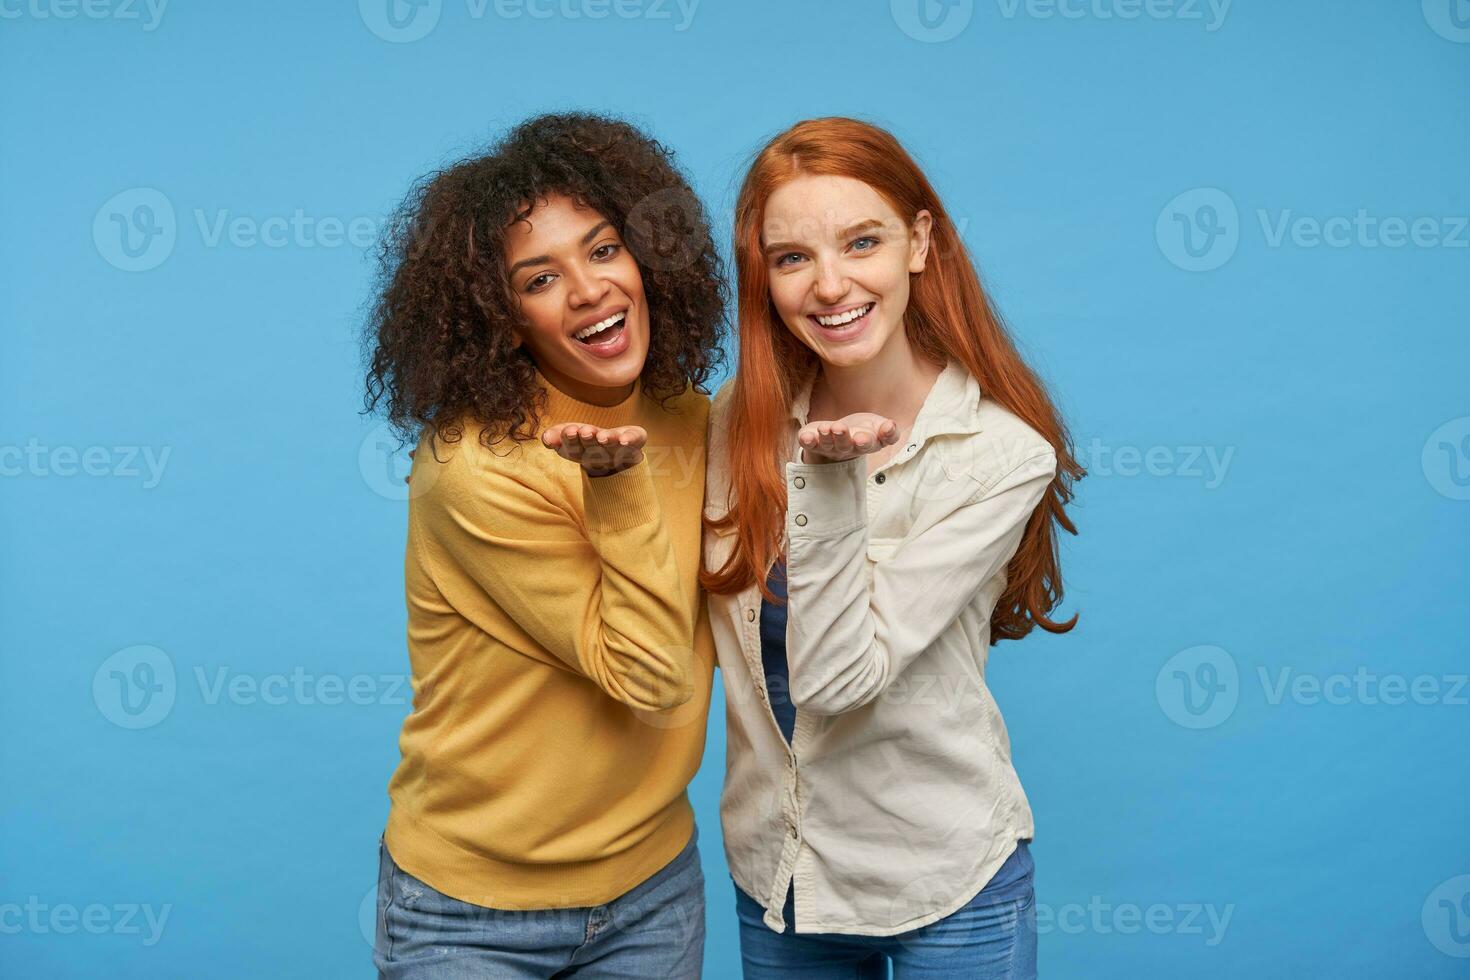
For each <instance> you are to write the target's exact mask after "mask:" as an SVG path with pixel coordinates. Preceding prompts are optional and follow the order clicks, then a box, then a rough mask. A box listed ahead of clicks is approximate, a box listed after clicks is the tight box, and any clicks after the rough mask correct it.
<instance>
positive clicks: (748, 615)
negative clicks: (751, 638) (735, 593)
mask: <svg viewBox="0 0 1470 980" xmlns="http://www.w3.org/2000/svg"><path fill="white" fill-rule="evenodd" d="M745 621H746V622H748V623H753V622H755V610H754V609H747V610H745Z"/></svg>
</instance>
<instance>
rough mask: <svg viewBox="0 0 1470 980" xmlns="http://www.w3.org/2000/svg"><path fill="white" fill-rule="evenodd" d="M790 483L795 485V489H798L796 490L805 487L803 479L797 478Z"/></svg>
mask: <svg viewBox="0 0 1470 980" xmlns="http://www.w3.org/2000/svg"><path fill="white" fill-rule="evenodd" d="M791 482H792V483H795V484H796V489H798V490H800V489H802V488H803V487H805V486H806V478H805V477H800V476H798V477H797V478H796V479H795V480H792V481H791Z"/></svg>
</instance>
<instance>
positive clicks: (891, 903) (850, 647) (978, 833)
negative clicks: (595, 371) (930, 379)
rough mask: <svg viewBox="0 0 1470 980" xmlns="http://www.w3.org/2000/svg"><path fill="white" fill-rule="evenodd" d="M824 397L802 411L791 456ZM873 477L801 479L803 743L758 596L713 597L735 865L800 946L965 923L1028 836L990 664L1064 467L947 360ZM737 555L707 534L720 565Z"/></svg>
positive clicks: (714, 417) (809, 468)
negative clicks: (773, 664) (994, 617)
mask: <svg viewBox="0 0 1470 980" xmlns="http://www.w3.org/2000/svg"><path fill="white" fill-rule="evenodd" d="M814 379H815V373H813V374H812V375H811V377H810V378H808V380H807V381H806V384H805V385H804V387H803V390H802V391H801V393H800V395H799V396H798V397H797V399H796V402H795V403H794V405H793V408H792V413H791V419H790V423H789V425H790V437H791V439H790V446H791V450H790V452H789V453H788V454H787V458H788V459H793V460H799V459H800V456H799V444H798V443H797V441H796V433H797V431H798V430H799V429H800V427H801V426H802V425H804V424H805V422H806V421H807V419H806V415H807V407H808V405H809V403H810V399H811V383H812V380H814ZM729 394H730V386H729V385H728V384H727V385H725V386H724V387H723V388H722V389H721V390H720V392H719V393H718V394H717V395H716V396H715V401H714V404H713V406H712V407H711V414H710V445H709V469H708V474H707V477H708V478H707V482H706V498H705V499H706V504H705V512H706V514H708V515H709V516H711V517H719V516H721V515H722V514H724V512H725V510H726V498H727V493H728V489H729V471H728V459H727V453H726V449H725V445H726V432H727V431H728V425H729V418H728V415H729ZM867 467H868V463H867V460H866V459H864V458H861V457H859V458H858V459H854V460H850V461H847V462H843V463H819V464H803V463H801V462H799V461H798V462H788V463H786V464H785V472H786V494H787V513H786V547H787V552H786V554H787V590H788V596H789V605H788V609H787V624H786V657H787V662H788V665H789V670H790V687H791V698H792V702H793V703H794V704H795V705H796V729H795V732H794V733H793V736H792V741H791V744H790V745H788V744H787V743H786V740H785V739H784V738H782V736H781V732H780V729H779V728H778V727H777V724H776V719H775V716H774V715H773V714H772V712H771V708H770V694H769V692H768V691H767V690H766V684H765V673H764V670H763V668H762V663H761V647H760V621H759V620H760V605H761V596H760V593H759V591H758V589H757V587H756V586H755V585H754V584H752V585H751V586H749V587H748V588H746V589H744V590H743V591H741V592H740V593H738V594H735V595H723V596H722V595H711V596H710V597H709V602H710V623H711V626H712V628H713V631H714V637H715V647H716V652H717V655H718V659H719V665H720V668H721V673H722V675H723V676H724V679H725V699H726V735H725V737H726V746H727V751H726V763H725V767H726V768H725V786H724V792H723V795H722V797H721V801H720V816H721V823H722V825H723V830H724V842H725V857H726V860H727V861H728V864H729V867H730V872H731V875H732V876H733V877H734V879H735V883H736V884H737V885H739V886H740V888H741V889H743V890H744V891H745V892H746V893H747V894H749V895H751V896H753V897H754V898H755V899H756V900H757V901H759V902H760V903H761V904H762V905H763V906H764V907H765V909H766V914H765V918H764V921H765V924H766V925H767V926H769V927H770V928H771V929H772V930H774V931H777V932H780V931H782V930H784V928H785V920H784V918H783V917H782V911H783V909H782V907H783V905H784V903H785V898H786V890H787V886H788V883H789V884H791V886H792V888H794V900H795V909H796V914H795V918H796V931H797V932H798V933H818V932H835V933H848V934H855V935H865V936H891V935H895V934H897V933H900V932H905V931H908V930H910V929H917V928H919V927H920V926H924V925H927V924H929V923H931V922H934V921H936V920H938V919H941V918H943V917H944V916H946V915H949V914H950V913H951V912H954V911H955V910H956V909H958V908H960V907H961V906H963V905H965V904H966V903H967V902H968V901H969V900H970V899H971V898H973V897H974V896H975V895H976V894H977V893H978V892H979V891H980V890H981V889H982V888H984V886H985V884H986V882H988V881H989V880H990V879H991V878H992V877H993V876H994V875H995V873H996V871H997V870H999V869H1000V866H1001V865H1002V864H1003V863H1004V862H1005V860H1006V858H1007V857H1009V856H1010V854H1011V852H1012V851H1013V850H1015V848H1016V843H1017V841H1018V840H1022V839H1030V838H1031V837H1032V836H1033V833H1034V831H1033V824H1032V816H1031V807H1030V805H1029V803H1028V802H1027V800H1026V794H1025V792H1024V791H1023V790H1022V788H1021V783H1020V780H1019V779H1018V778H1017V776H1016V771H1015V769H1014V767H1013V766H1012V764H1011V751H1010V740H1009V737H1008V736H1007V733H1006V728H1005V723H1004V722H1003V721H1002V720H1001V716H1000V710H999V709H998V708H997V706H996V703H995V700H994V698H993V697H991V694H990V690H989V689H988V688H987V687H986V685H985V661H986V657H987V654H988V653H989V650H990V616H991V613H992V611H993V610H994V608H995V604H996V602H997V600H998V599H999V597H1000V594H1001V592H1002V591H1003V590H1004V588H1005V583H1006V573H1005V568H1006V564H1007V562H1008V561H1009V560H1010V558H1011V557H1012V555H1014V554H1015V551H1016V547H1017V545H1018V544H1019V542H1020V539H1021V533H1022V531H1023V530H1024V528H1025V525H1026V521H1027V519H1028V518H1029V517H1030V515H1031V513H1032V511H1033V510H1034V509H1035V508H1036V505H1037V504H1038V503H1039V502H1040V500H1041V499H1042V496H1043V494H1044V493H1045V491H1046V488H1047V485H1048V484H1049V482H1050V481H1051V479H1052V477H1053V475H1054V474H1055V472H1056V455H1055V453H1054V452H1053V450H1052V447H1051V445H1050V444H1049V443H1048V442H1047V441H1046V440H1045V439H1043V438H1042V437H1041V436H1040V435H1039V434H1038V433H1037V432H1036V431H1035V430H1033V429H1032V428H1031V427H1029V426H1028V425H1026V424H1025V423H1024V422H1022V421H1021V420H1020V419H1018V418H1017V417H1016V416H1015V415H1013V414H1011V413H1010V412H1008V411H1006V410H1005V409H1004V408H1001V407H1000V406H999V405H997V404H995V403H994V402H992V401H990V400H989V399H986V398H983V397H982V396H981V392H980V388H979V384H978V383H977V382H976V381H975V379H974V378H973V377H971V375H970V374H969V372H968V371H966V370H965V368H964V367H963V365H961V364H960V363H959V362H958V361H951V362H950V363H949V365H948V366H947V367H946V368H945V369H944V371H943V372H942V373H941V374H940V375H939V377H938V379H937V380H936V381H935V383H934V386H933V388H932V389H931V390H930V392H929V394H928V397H927V399H926V400H925V402H924V405H923V408H922V409H921V410H920V412H919V415H918V417H917V419H916V420H915V422H914V426H913V429H912V432H911V434H910V436H909V438H908V440H907V442H906V443H905V444H904V446H903V447H902V448H901V449H900V450H899V451H898V452H897V453H896V454H895V455H894V456H893V457H892V458H890V459H888V460H887V461H886V462H884V463H883V464H882V465H881V466H879V467H877V468H876V469H875V470H874V471H873V472H872V473H871V474H870V473H868V469H867ZM733 547H734V536H733V535H732V534H726V535H717V534H714V533H712V532H710V531H709V530H708V529H706V531H705V536H704V561H705V567H706V568H709V569H717V568H719V567H720V565H722V564H723V563H724V561H725V558H726V557H727V556H728V555H729V553H730V551H731V550H733Z"/></svg>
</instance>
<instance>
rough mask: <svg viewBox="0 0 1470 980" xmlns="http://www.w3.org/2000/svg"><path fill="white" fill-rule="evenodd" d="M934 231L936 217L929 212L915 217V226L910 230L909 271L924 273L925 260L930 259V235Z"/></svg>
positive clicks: (923, 212)
mask: <svg viewBox="0 0 1470 980" xmlns="http://www.w3.org/2000/svg"><path fill="white" fill-rule="evenodd" d="M933 229H934V216H933V215H931V214H930V213H929V212H928V211H920V212H919V213H918V214H916V215H914V225H913V227H912V228H910V229H909V271H910V272H923V271H924V260H925V259H927V258H928V257H929V233H930V232H931V231H932V230H933Z"/></svg>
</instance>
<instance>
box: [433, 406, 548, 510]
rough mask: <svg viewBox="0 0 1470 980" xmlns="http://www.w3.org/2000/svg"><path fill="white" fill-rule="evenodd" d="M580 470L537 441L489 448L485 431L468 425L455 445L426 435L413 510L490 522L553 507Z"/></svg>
mask: <svg viewBox="0 0 1470 980" xmlns="http://www.w3.org/2000/svg"><path fill="white" fill-rule="evenodd" d="M576 474H577V469H576V464H575V463H572V462H570V461H568V460H565V459H562V458H561V457H560V456H558V455H557V454H556V453H555V452H553V451H551V450H550V449H547V448H546V447H545V446H543V445H542V444H541V441H540V440H539V439H537V438H531V439H522V440H514V439H511V438H508V437H507V438H502V439H500V440H498V441H497V442H494V443H492V444H490V445H486V444H485V441H484V428H483V426H480V425H476V424H466V425H464V426H462V427H461V428H460V429H459V431H458V438H456V439H454V440H453V441H449V440H446V439H445V438H444V437H443V436H435V435H434V434H432V433H430V432H425V433H424V434H423V435H422V436H420V438H419V443H418V448H417V449H416V450H415V452H414V458H413V470H412V473H411V475H410V478H409V506H410V510H411V511H413V512H415V513H417V514H419V515H422V516H430V517H431V516H433V515H436V514H439V515H442V514H449V513H462V512H466V511H474V512H476V513H477V514H480V515H482V516H483V518H484V519H486V520H499V519H501V518H510V517H513V516H514V515H516V514H517V513H518V512H525V511H538V510H543V509H545V508H546V507H550V506H555V505H554V504H553V501H556V500H559V499H562V498H564V497H565V496H566V493H565V487H564V485H565V484H567V482H568V480H569V478H570V477H572V476H576Z"/></svg>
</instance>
